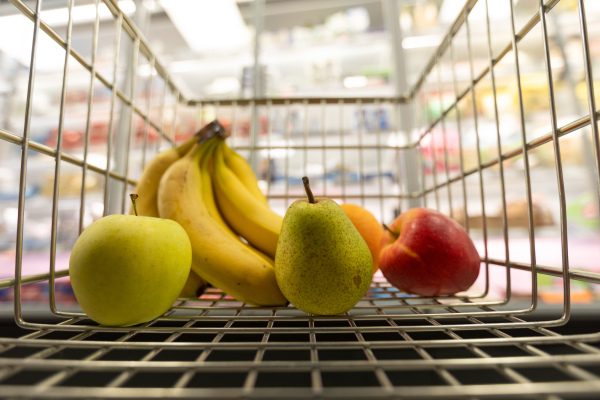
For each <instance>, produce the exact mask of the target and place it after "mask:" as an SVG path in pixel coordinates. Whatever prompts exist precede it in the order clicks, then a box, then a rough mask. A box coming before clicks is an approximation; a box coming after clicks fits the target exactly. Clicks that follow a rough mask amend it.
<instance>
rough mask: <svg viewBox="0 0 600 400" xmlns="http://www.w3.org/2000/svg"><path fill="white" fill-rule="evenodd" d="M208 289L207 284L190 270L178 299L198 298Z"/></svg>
mask: <svg viewBox="0 0 600 400" xmlns="http://www.w3.org/2000/svg"><path fill="white" fill-rule="evenodd" d="M207 287H208V283H206V281H205V280H204V279H202V278H201V277H200V276H199V275H198V274H197V273H195V272H194V271H193V270H190V274H189V275H188V278H187V281H186V282H185V285H184V286H183V289H181V293H180V294H179V297H180V298H191V299H193V298H198V297H200V295H201V294H202V293H204V290H205V289H206V288H207Z"/></svg>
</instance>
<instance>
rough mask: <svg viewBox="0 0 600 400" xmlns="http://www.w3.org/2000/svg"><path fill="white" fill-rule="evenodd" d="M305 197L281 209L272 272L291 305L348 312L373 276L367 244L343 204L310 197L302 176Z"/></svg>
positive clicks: (313, 311)
mask: <svg viewBox="0 0 600 400" xmlns="http://www.w3.org/2000/svg"><path fill="white" fill-rule="evenodd" d="M302 181H303V182H304V188H305V190H306V194H307V196H308V198H306V199H299V200H296V201H294V202H293V203H292V204H291V205H290V206H289V207H288V209H287V210H286V213H285V216H284V217H283V222H282V225H281V233H280V235H279V241H278V242H277V250H276V253H275V277H276V279H277V284H278V285H279V288H280V289H281V292H282V293H283V295H284V296H285V297H286V298H287V300H288V301H289V302H290V303H292V304H293V305H294V306H295V307H296V308H298V309H300V310H302V311H304V312H306V313H309V314H317V315H335V314H341V313H344V312H347V311H349V310H350V309H352V307H354V306H355V305H356V303H358V302H359V300H360V299H361V298H362V297H363V296H364V295H365V293H366V292H367V290H368V289H369V286H370V285H371V280H372V278H373V257H372V256H371V252H370V251H369V246H367V243H366V242H365V241H364V239H363V238H362V236H361V235H360V233H359V232H358V230H357V229H356V228H355V227H354V225H353V224H352V222H351V221H350V218H348V216H347V215H346V213H345V212H344V210H343V209H342V207H340V206H339V204H337V203H336V202H335V201H333V200H332V199H329V198H327V197H316V198H315V197H314V196H313V194H312V191H311V190H310V185H309V181H308V178H307V177H303V178H302Z"/></svg>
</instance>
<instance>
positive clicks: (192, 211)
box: [158, 136, 287, 306]
mask: <svg viewBox="0 0 600 400" xmlns="http://www.w3.org/2000/svg"><path fill="white" fill-rule="evenodd" d="M222 140H223V139H222V138H221V137H220V136H217V137H213V138H211V139H208V140H205V141H203V142H201V143H199V144H196V145H194V147H193V148H192V149H191V150H190V151H189V152H188V154H186V155H185V156H184V157H182V158H181V159H179V160H177V161H176V162H175V163H173V164H172V165H171V166H170V167H169V168H168V169H167V171H166V172H165V174H164V175H163V177H162V179H161V181H160V184H159V190H158V210H159V214H160V216H161V218H167V219H173V220H175V221H177V222H179V223H180V224H181V226H182V227H183V228H184V230H185V231H186V232H187V234H188V236H189V238H190V242H191V244H192V260H193V261H192V268H193V270H194V272H196V273H197V274H198V275H199V276H200V277H202V278H203V279H204V280H206V281H208V282H210V284H211V285H212V286H214V287H217V288H219V289H221V290H222V291H223V292H225V293H227V294H228V295H230V296H232V297H233V298H235V299H237V300H238V301H242V302H245V303H247V304H251V305H258V306H282V305H285V304H287V300H286V299H285V297H284V296H283V294H282V293H281V290H280V289H279V286H278V285H277V281H276V279H275V270H274V268H273V259H272V258H269V257H266V256H264V255H261V254H260V253H259V252H257V251H256V250H254V249H252V248H250V247H249V246H248V245H246V244H244V243H242V241H241V240H240V239H239V238H236V237H235V236H234V235H232V234H231V232H228V231H227V230H226V229H225V227H224V226H223V225H222V224H221V223H220V222H219V221H218V220H217V218H216V215H215V214H214V213H212V214H211V211H210V210H209V208H208V207H207V203H206V201H205V198H207V197H209V196H210V194H209V193H207V191H208V190H209V189H210V187H211V185H210V174H207V171H208V169H209V164H210V162H209V161H210V157H212V155H213V153H214V150H215V147H216V146H217V145H218V144H219V143H220V142H221V141H222ZM209 198H210V197H209ZM213 212H214V211H213Z"/></svg>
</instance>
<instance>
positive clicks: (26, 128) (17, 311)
mask: <svg viewBox="0 0 600 400" xmlns="http://www.w3.org/2000/svg"><path fill="white" fill-rule="evenodd" d="M13 4H15V3H13ZM41 7H42V0H37V1H36V3H35V14H34V26H33V39H32V40H33V41H32V44H31V58H30V62H29V76H28V82H27V99H26V103H25V121H24V124H23V138H22V140H21V166H20V168H21V169H20V175H19V203H18V204H19V205H18V216H17V237H16V245H15V253H16V254H15V281H14V282H15V290H14V300H13V304H14V315H15V321H16V323H17V325H21V324H23V323H24V321H23V316H22V314H21V270H22V265H23V228H24V224H25V184H26V182H27V155H28V153H29V133H30V130H31V112H32V104H33V84H34V81H35V65H36V63H35V61H36V54H37V44H38V35H39V32H40V17H39V16H40V10H41Z"/></svg>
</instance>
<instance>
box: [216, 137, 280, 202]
mask: <svg viewBox="0 0 600 400" xmlns="http://www.w3.org/2000/svg"><path fill="white" fill-rule="evenodd" d="M223 146H224V149H223V151H224V152H223V159H224V160H225V164H226V165H227V167H229V169H231V171H232V172H233V173H234V174H235V175H236V176H237V177H238V178H239V180H240V181H241V182H242V184H243V185H244V186H245V187H246V189H248V191H249V192H250V193H251V194H252V195H253V196H254V197H255V198H256V199H257V200H258V201H260V202H261V203H263V204H264V205H266V206H268V205H269V201H268V200H267V198H266V196H265V195H264V193H263V192H262V190H261V189H260V187H259V186H258V180H257V179H256V175H255V174H254V171H253V170H252V167H251V166H250V164H248V161H246V159H245V158H244V157H242V156H241V155H240V154H239V153H237V152H236V151H235V150H233V149H231V148H230V147H229V146H228V145H227V143H224V144H223Z"/></svg>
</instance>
